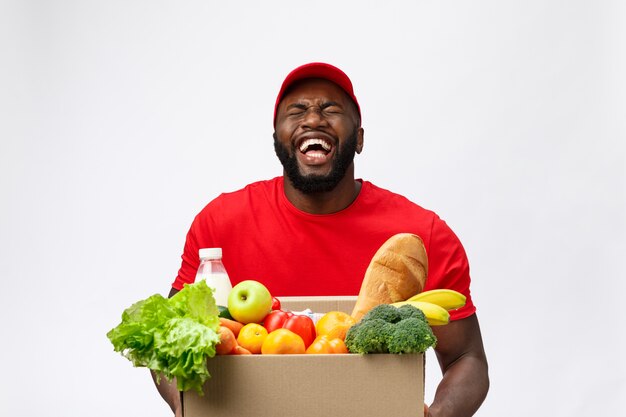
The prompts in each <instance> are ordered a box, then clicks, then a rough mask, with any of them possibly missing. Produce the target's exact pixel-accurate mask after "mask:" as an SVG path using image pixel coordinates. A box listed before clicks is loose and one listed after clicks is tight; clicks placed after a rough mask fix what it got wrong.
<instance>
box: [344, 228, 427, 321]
mask: <svg viewBox="0 0 626 417" xmlns="http://www.w3.org/2000/svg"><path fill="white" fill-rule="evenodd" d="M427 275H428V257H427V255H426V248H424V243H423V242H422V239H421V238H420V237H419V236H417V235H414V234H412V233H399V234H396V235H393V236H391V237H390V238H389V239H388V240H387V241H386V242H385V243H384V244H383V245H382V246H381V247H380V248H379V249H378V250H377V251H376V253H375V254H374V257H373V258H372V260H371V261H370V264H369V266H368V267H367V270H366V271H365V277H364V278H363V283H362V284H361V289H360V291H359V295H358V297H357V300H356V304H355V306H354V310H353V311H352V317H354V318H355V319H356V320H357V321H359V320H360V319H361V318H362V317H363V315H364V314H365V313H367V312H368V311H369V310H370V309H372V308H374V307H376V306H377V305H379V304H391V303H395V302H398V301H404V300H406V299H408V298H409V297H412V296H414V295H415V294H417V293H419V292H421V291H422V290H423V289H424V283H425V282H426V277H427Z"/></svg>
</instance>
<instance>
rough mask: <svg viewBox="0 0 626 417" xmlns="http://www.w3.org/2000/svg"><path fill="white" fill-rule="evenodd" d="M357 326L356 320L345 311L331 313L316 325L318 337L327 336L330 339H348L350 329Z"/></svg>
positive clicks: (325, 315)
mask: <svg viewBox="0 0 626 417" xmlns="http://www.w3.org/2000/svg"><path fill="white" fill-rule="evenodd" d="M355 324H356V320H355V319H354V318H353V317H352V316H351V315H349V314H348V313H344V312H343V311H330V312H328V313H326V314H324V315H323V316H322V318H320V319H319V321H318V322H317V324H316V325H315V331H316V332H317V335H318V336H323V335H326V336H328V338H329V339H337V338H339V339H341V340H344V339H345V338H346V332H347V331H348V329H349V328H350V327H352V326H354V325H355Z"/></svg>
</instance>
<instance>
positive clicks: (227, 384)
mask: <svg viewBox="0 0 626 417" xmlns="http://www.w3.org/2000/svg"><path fill="white" fill-rule="evenodd" d="M354 301H355V297H324V298H320V297H293V298H292V297H283V298H281V302H282V305H283V309H289V310H294V311H301V310H304V309H306V308H310V309H311V310H313V311H314V312H316V313H324V312H328V311H333V310H340V311H346V312H348V313H350V312H351V310H352V307H353V305H354ZM208 369H209V373H210V374H211V378H210V379H209V380H208V381H207V383H206V384H205V386H204V393H205V394H204V396H200V395H198V394H197V393H196V392H193V391H188V392H184V393H183V394H182V400H183V415H184V417H249V416H255V417H292V416H293V417H296V416H297V417H319V416H326V415H341V416H345V417H388V416H391V417H423V407H424V385H423V381H424V357H423V355H416V354H409V355H384V354H378V355H353V354H348V355H237V356H216V357H214V358H211V359H209V360H208Z"/></svg>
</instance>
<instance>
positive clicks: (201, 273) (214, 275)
mask: <svg viewBox="0 0 626 417" xmlns="http://www.w3.org/2000/svg"><path fill="white" fill-rule="evenodd" d="M199 254H200V266H199V267H198V273H197V274H196V282H198V281H199V280H202V279H203V280H205V281H206V283H207V285H208V286H209V287H210V288H213V297H214V298H215V303H216V304H217V305H219V306H227V305H228V294H230V290H232V289H233V286H232V284H231V283H230V278H228V273H227V272H226V268H224V264H223V263H222V248H204V249H200V251H199Z"/></svg>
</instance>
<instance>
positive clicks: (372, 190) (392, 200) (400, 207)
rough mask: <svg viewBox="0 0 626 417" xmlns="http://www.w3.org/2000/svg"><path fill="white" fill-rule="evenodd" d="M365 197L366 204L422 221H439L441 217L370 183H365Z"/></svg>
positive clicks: (403, 197) (402, 196) (404, 197)
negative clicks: (418, 218) (417, 217)
mask: <svg viewBox="0 0 626 417" xmlns="http://www.w3.org/2000/svg"><path fill="white" fill-rule="evenodd" d="M363 190H364V193H363V197H364V200H365V202H366V203H368V204H376V205H377V206H380V207H385V208H387V209H389V210H393V211H400V212H402V213H406V214H410V215H415V216H419V217H420V218H422V219H432V220H435V219H438V218H439V216H437V214H436V213H435V212H434V211H432V210H429V209H426V208H424V207H422V206H421V205H419V204H417V203H415V202H414V201H411V200H409V199H408V198H407V197H406V196H404V195H402V194H398V193H396V192H393V191H390V190H388V189H386V188H383V187H379V186H377V185H375V184H373V183H371V182H369V181H363Z"/></svg>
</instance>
